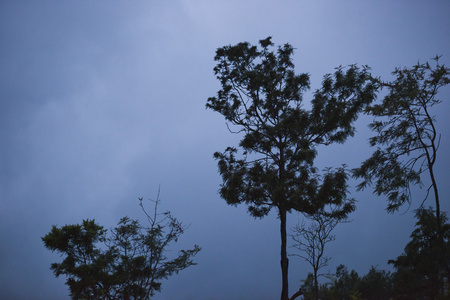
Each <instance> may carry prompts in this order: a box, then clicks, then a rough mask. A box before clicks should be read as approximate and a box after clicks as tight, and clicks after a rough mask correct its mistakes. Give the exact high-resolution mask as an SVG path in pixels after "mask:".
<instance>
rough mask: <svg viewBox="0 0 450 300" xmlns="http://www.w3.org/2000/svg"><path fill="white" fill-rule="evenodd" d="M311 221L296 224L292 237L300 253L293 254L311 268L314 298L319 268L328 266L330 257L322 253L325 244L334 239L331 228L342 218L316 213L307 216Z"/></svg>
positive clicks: (315, 296)
mask: <svg viewBox="0 0 450 300" xmlns="http://www.w3.org/2000/svg"><path fill="white" fill-rule="evenodd" d="M309 219H310V220H311V221H312V223H311V224H310V225H309V226H306V224H305V223H303V224H301V225H300V224H297V225H296V226H295V227H294V228H293V229H292V232H293V233H292V239H293V240H294V244H293V245H292V247H293V248H296V249H297V250H299V251H300V253H294V254H292V255H293V256H298V257H301V258H303V259H304V260H306V261H307V262H308V263H309V264H310V265H311V267H312V268H313V273H312V276H313V277H312V280H313V294H314V299H319V281H318V278H319V277H320V276H324V275H325V274H319V270H320V269H322V268H323V267H326V266H328V262H329V261H330V259H331V257H327V256H325V255H324V253H325V246H326V244H328V243H330V242H332V241H334V240H335V238H336V237H335V236H334V235H332V234H331V232H332V231H333V229H334V228H335V227H336V225H337V224H338V223H339V222H343V221H344V220H342V219H339V218H336V217H333V216H330V215H329V214H324V213H316V214H314V215H312V216H310V217H309Z"/></svg>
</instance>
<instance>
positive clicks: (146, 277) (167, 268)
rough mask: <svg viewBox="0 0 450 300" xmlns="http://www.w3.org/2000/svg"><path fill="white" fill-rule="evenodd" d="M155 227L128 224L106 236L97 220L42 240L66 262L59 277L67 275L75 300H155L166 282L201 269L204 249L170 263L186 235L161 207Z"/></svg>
mask: <svg viewBox="0 0 450 300" xmlns="http://www.w3.org/2000/svg"><path fill="white" fill-rule="evenodd" d="M139 200H140V205H141V207H142V209H143V210H144V212H145V214H146V216H147V218H148V221H149V225H147V226H142V225H141V224H140V223H139V221H137V220H131V219H129V218H128V217H124V218H122V219H121V220H120V221H119V223H118V224H117V226H116V227H115V228H113V229H111V230H109V232H108V230H106V229H104V228H103V227H102V226H100V225H98V224H97V223H95V221H94V220H84V221H83V222H82V224H76V225H65V226H62V227H60V228H59V227H57V226H53V227H52V230H51V231H50V232H49V233H48V234H47V235H45V236H44V237H43V238H42V241H43V242H44V245H45V247H46V248H47V249H49V250H51V251H52V252H53V251H56V252H58V253H60V254H61V255H62V256H64V257H65V258H64V259H63V261H62V262H60V263H53V264H52V265H51V269H52V270H53V272H54V274H55V276H56V277H59V276H60V275H65V276H66V277H67V280H66V285H68V286H69V290H70V295H71V297H72V298H73V299H149V298H150V297H151V296H153V295H154V293H155V292H156V291H160V290H161V281H162V280H163V279H167V278H168V277H170V276H171V275H173V274H175V273H178V272H179V271H181V270H183V269H185V268H187V267H189V266H192V265H195V263H194V262H193V260H192V258H193V256H195V255H196V254H197V253H198V252H199V251H200V248H199V247H198V246H197V245H195V246H194V248H193V249H190V250H181V251H180V252H179V253H178V255H176V256H175V257H174V258H172V259H169V258H168V257H167V256H166V252H167V250H168V249H169V247H170V246H171V244H173V243H176V242H177V240H178V238H179V237H180V236H181V235H182V234H183V232H184V230H185V229H186V227H185V226H183V224H182V223H180V222H179V221H178V220H177V219H175V218H174V217H173V216H172V215H171V214H170V212H165V213H162V214H160V213H158V212H157V208H158V204H159V202H160V200H159V192H158V198H157V200H156V201H154V211H153V213H152V214H147V212H146V211H145V209H144V206H143V203H142V198H140V199H139Z"/></svg>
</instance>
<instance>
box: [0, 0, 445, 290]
mask: <svg viewBox="0 0 450 300" xmlns="http://www.w3.org/2000/svg"><path fill="white" fill-rule="evenodd" d="M166 2H168V3H166ZM166 2H163V3H158V2H156V1H152V2H136V3H134V5H130V4H124V2H119V1H108V2H95V3H91V2H87V1H86V2H80V1H77V2H56V1H47V2H39V3H38V2H36V3H34V2H29V3H25V2H21V3H19V2H10V3H6V2H2V3H1V4H0V41H1V44H2V47H0V65H1V66H2V67H1V70H0V125H1V126H0V139H1V148H0V155H1V156H0V168H1V169H0V170H1V171H0V188H1V190H0V241H1V243H0V270H1V271H0V295H2V296H4V297H5V298H10V299H63V298H65V297H67V290H66V288H65V287H64V285H63V282H64V280H62V279H55V278H54V276H53V274H52V273H51V271H50V270H49V266H50V263H51V262H54V261H56V260H57V259H58V257H57V255H54V254H52V253H49V252H48V251H47V250H45V249H44V248H43V246H42V243H41V241H40V237H41V236H43V235H44V234H45V233H46V232H48V231H49V230H50V228H51V225H52V224H58V225H63V224H72V223H78V222H80V221H81V220H82V219H83V218H95V219H96V220H98V221H99V223H100V224H103V225H105V226H106V227H110V226H113V225H114V224H115V223H116V222H117V221H118V220H119V218H120V217H122V216H124V215H129V216H130V217H133V218H137V217H141V216H142V214H141V212H140V211H139V207H138V205H137V198H138V197H144V198H154V197H155V196H156V191H157V188H158V185H159V184H160V185H161V188H162V199H163V203H162V207H163V209H167V210H171V211H172V212H173V214H174V215H175V216H176V217H178V218H179V219H180V220H181V221H183V222H185V223H187V224H191V225H190V227H189V229H188V230H187V232H186V234H185V235H184V236H183V237H182V238H181V240H180V242H179V243H180V247H191V246H192V245H193V244H194V243H197V244H199V245H200V246H202V248H203V250H202V251H201V252H200V254H199V255H198V258H197V261H198V263H199V264H198V265H197V266H195V267H192V268H189V269H187V270H185V271H183V272H181V273H180V274H179V275H177V276H174V277H173V278H171V279H170V280H169V281H167V282H164V283H163V291H162V293H161V294H158V295H157V296H156V297H155V299H253V298H258V299H273V298H277V297H278V296H279V284H280V282H281V280H280V278H279V277H280V276H279V274H280V270H279V233H278V220H277V219H276V214H274V213H273V214H271V215H269V216H268V217H266V218H265V219H263V220H254V219H252V218H251V217H249V216H248V215H247V214H246V212H245V210H246V209H245V207H238V208H234V207H230V206H227V205H226V204H225V202H224V201H223V200H221V199H219V197H218V195H217V190H218V188H219V184H220V177H219V175H218V174H217V167H216V164H215V162H214V160H213V159H212V153H214V152H215V151H221V150H223V149H225V148H226V147H227V146H230V145H236V144H237V142H238V137H236V136H233V135H231V134H230V133H229V132H228V130H227V128H226V126H225V124H224V120H223V118H222V117H221V116H219V115H217V114H215V113H213V112H212V111H207V110H205V109H204V105H205V102H206V99H207V98H208V97H210V96H214V94H215V93H216V92H217V90H218V87H219V85H218V82H217V81H216V80H215V78H214V75H213V71H212V68H213V67H214V61H213V57H214V51H215V49H216V48H218V47H221V46H223V45H227V44H234V43H237V42H241V41H250V42H252V43H256V42H257V41H258V40H259V39H262V38H265V37H266V36H268V35H272V36H274V38H273V40H274V42H275V43H277V44H281V43H286V42H288V43H291V44H292V45H293V46H294V47H295V48H296V54H295V61H294V62H295V64H296V66H297V71H298V72H309V73H311V76H312V84H313V86H318V85H319V84H320V82H321V79H322V76H323V75H324V74H325V73H327V72H333V68H334V67H336V66H338V65H341V64H342V65H345V64H350V63H360V64H369V65H371V66H372V67H373V71H374V73H375V74H376V75H382V76H389V72H391V71H392V70H393V68H394V67H396V66H400V65H403V66H405V65H406V66H410V65H412V64H414V63H415V62H416V61H417V60H418V59H420V60H421V61H424V60H426V59H428V58H430V57H432V56H434V55H436V54H443V55H444V57H443V62H444V63H447V65H449V64H450V63H449V61H450V54H449V53H448V49H449V40H448V37H447V35H448V33H447V28H449V25H450V24H449V20H448V18H447V16H448V13H449V9H450V6H449V4H448V3H446V2H435V3H433V4H429V3H424V2H419V1H413V2H411V1H399V2H395V3H391V1H381V2H377V3H368V2H361V1H344V2H342V3H340V4H339V5H338V4H336V3H335V2H333V1H323V2H317V1H285V2H283V3H282V4H280V3H279V2H275V1H245V2H242V1H231V2H229V1H227V2H225V1H195V2H194V1H170V2H169V1H166ZM449 94H450V92H449V91H448V88H447V90H446V91H445V93H443V94H442V99H443V100H445V99H448V97H449ZM448 111H450V105H449V103H448V101H447V102H444V103H442V105H441V106H440V109H439V110H438V111H437V119H438V120H439V122H438V126H440V129H441V130H442V134H443V136H442V144H441V148H440V157H439V159H441V163H440V165H439V168H440V169H439V173H440V177H439V178H441V181H440V183H441V185H442V186H443V187H442V193H443V198H448V193H449V190H448V188H444V185H445V183H446V182H448V178H449V177H448V176H449V175H448V174H447V172H446V171H447V170H446V169H447V166H448V164H449V163H450V162H449V160H448V158H447V157H446V155H445V153H447V152H448V151H449V150H448V149H449V148H450V144H449V142H448V138H447V137H448V136H449V131H448V128H450V124H449V121H448V118H446V112H448ZM367 121H368V120H367V119H365V120H361V122H359V123H358V124H359V126H360V128H359V130H358V134H357V136H356V137H355V138H354V139H352V140H350V141H349V143H347V144H345V145H341V146H336V147H334V148H330V149H319V156H320V159H319V161H318V165H319V166H320V167H325V166H330V165H333V166H336V165H340V164H341V163H347V164H349V165H350V166H351V167H353V166H356V165H357V164H358V163H359V161H361V160H362V159H364V158H366V157H367V155H369V154H370V151H371V150H370V149H368V145H367V143H366V140H367V138H368V136H369V132H368V130H367V129H366V127H365V126H366V123H367ZM349 157H351V159H349ZM417 195H418V196H417V198H418V199H419V200H418V201H419V202H420V199H421V197H422V195H423V191H419V192H418V194H417ZM353 196H354V197H355V198H357V199H358V200H359V203H358V210H357V212H356V213H355V214H353V215H352V216H351V219H353V222H352V223H349V224H343V225H342V226H339V227H338V228H337V230H336V235H337V240H336V241H335V242H334V243H333V246H332V247H331V248H330V250H329V251H330V252H329V255H330V256H332V257H333V260H332V264H331V265H330V270H331V271H333V269H334V268H335V266H336V265H338V264H340V263H344V264H346V265H347V266H348V267H349V268H355V269H357V271H358V272H361V273H365V272H367V270H368V268H369V267H370V265H379V266H380V267H381V268H384V267H386V261H387V259H390V258H394V257H395V256H397V255H399V254H400V252H401V251H402V249H403V247H404V245H405V243H406V242H407V240H408V236H409V234H410V232H411V230H412V225H413V219H412V213H411V212H412V210H413V209H414V207H412V208H411V209H410V211H408V212H406V213H405V214H404V215H400V214H395V215H388V214H386V213H385V212H384V208H385V203H384V201H383V200H382V199H379V198H376V197H374V196H373V195H372V194H371V193H370V192H369V191H366V192H364V193H354V195H353ZM416 203H417V201H416ZM444 207H445V209H446V210H448V209H449V208H450V207H449V205H448V203H446V204H444ZM403 211H406V208H405V209H404V210H403ZM298 220H300V221H301V220H302V217H301V216H298V215H297V214H292V215H291V216H290V224H291V225H294V224H295V223H296V222H297V221H298ZM290 266H291V269H290V276H291V287H292V289H295V288H296V287H297V286H298V284H299V282H300V279H303V278H304V277H305V276H306V273H307V272H308V270H309V269H308V267H307V266H306V264H305V263H304V262H302V261H301V260H295V259H294V258H292V259H291V264H290Z"/></svg>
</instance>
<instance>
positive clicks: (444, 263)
mask: <svg viewBox="0 0 450 300" xmlns="http://www.w3.org/2000/svg"><path fill="white" fill-rule="evenodd" d="M433 149H434V148H433ZM434 153H435V154H434V155H435V156H434V157H436V150H434ZM433 166H434V162H432V163H430V160H429V167H428V171H429V174H430V179H431V185H432V186H433V192H434V200H435V205H436V222H437V224H436V225H437V228H436V231H437V237H438V245H439V258H438V259H439V261H440V262H439V264H440V265H441V266H443V267H444V270H445V272H446V273H447V283H448V284H449V285H450V266H449V265H448V262H447V261H446V260H445V243H444V234H443V232H442V221H441V219H442V216H441V207H440V202H439V193H438V188H437V183H436V179H435V177H434V170H433Z"/></svg>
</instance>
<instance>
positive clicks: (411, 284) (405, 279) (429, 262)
mask: <svg viewBox="0 0 450 300" xmlns="http://www.w3.org/2000/svg"><path fill="white" fill-rule="evenodd" d="M416 218H417V222H416V229H415V230H414V231H413V232H412V234H411V241H410V242H409V243H408V244H407V245H406V247H405V250H404V253H403V254H402V255H400V256H399V257H397V259H395V260H390V261H389V263H391V264H393V266H394V268H395V269H396V272H395V273H394V286H395V292H396V295H397V296H398V299H413V298H414V299H434V298H436V297H437V296H438V295H440V296H443V295H445V294H448V286H447V287H445V286H446V284H448V273H447V272H446V269H445V266H448V265H449V263H450V224H448V223H447V216H446V215H445V214H443V215H442V218H441V226H442V229H443V236H444V247H445V249H444V254H445V257H444V259H445V263H444V264H442V263H441V262H440V261H439V260H438V259H436V258H437V257H439V255H440V253H441V247H440V246H439V239H438V236H437V233H436V227H437V224H436V216H435V212H434V211H433V209H431V208H428V209H419V210H417V211H416ZM447 296H450V295H447Z"/></svg>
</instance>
